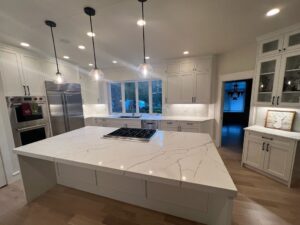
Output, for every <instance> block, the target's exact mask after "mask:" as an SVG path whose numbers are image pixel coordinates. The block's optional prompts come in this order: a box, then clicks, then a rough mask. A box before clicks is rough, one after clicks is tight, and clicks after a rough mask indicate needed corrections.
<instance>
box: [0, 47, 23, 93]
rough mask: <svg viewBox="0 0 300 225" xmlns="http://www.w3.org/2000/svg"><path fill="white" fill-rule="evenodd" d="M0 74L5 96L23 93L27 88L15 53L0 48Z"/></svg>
mask: <svg viewBox="0 0 300 225" xmlns="http://www.w3.org/2000/svg"><path fill="white" fill-rule="evenodd" d="M0 74H1V79H2V82H3V89H4V93H5V95H6V96H23V95H25V91H26V92H27V90H26V86H25V82H24V78H23V75H22V71H21V65H20V59H19V56H18V54H17V53H15V52H13V51H9V50H3V49H0Z"/></svg>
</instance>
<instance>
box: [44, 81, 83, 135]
mask: <svg viewBox="0 0 300 225" xmlns="http://www.w3.org/2000/svg"><path fill="white" fill-rule="evenodd" d="M45 85H46V92H47V99H48V104H49V111H50V121H51V128H52V135H54V136H55V135H58V134H62V133H65V132H68V131H71V130H75V129H78V128H81V127H84V117H83V108H82V97H81V87H80V84H76V83H64V84H56V83H54V82H50V81H46V82H45Z"/></svg>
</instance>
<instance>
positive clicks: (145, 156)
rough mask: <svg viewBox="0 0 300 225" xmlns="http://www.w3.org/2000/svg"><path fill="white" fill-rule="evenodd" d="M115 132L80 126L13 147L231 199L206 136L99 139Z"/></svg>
mask: <svg viewBox="0 0 300 225" xmlns="http://www.w3.org/2000/svg"><path fill="white" fill-rule="evenodd" d="M115 129H116V128H107V127H84V128H81V129H78V130H75V131H72V132H69V133H65V134H62V135H59V136H55V137H52V138H48V139H46V140H43V141H39V142H36V143H32V144H29V145H25V146H22V147H19V148H16V149H15V150H14V151H15V152H16V153H17V154H19V155H25V156H30V157H34V158H41V159H46V160H51V161H55V162H63V163H68V164H71V165H79V166H83V167H87V168H93V169H97V170H104V171H107V172H112V173H118V174H124V175H126V176H133V177H139V178H142V179H146V180H150V181H156V182H161V183H167V184H172V185H181V186H185V187H190V188H199V189H202V190H203V189H207V190H209V191H212V192H218V191H219V192H222V193H227V194H228V195H230V196H235V194H236V191H237V189H236V187H235V185H234V183H233V181H232V179H231V177H230V175H229V173H228V171H227V169H226V167H225V165H224V163H223V161H222V159H221V157H220V156H219V153H218V151H217V149H216V147H215V145H214V144H213V143H212V140H211V138H210V136H209V135H208V134H200V133H185V132H170V131H168V132H167V131H157V133H156V134H155V135H154V136H153V137H152V139H151V141H150V142H148V143H144V142H139V141H129V140H115V139H114V140H112V139H105V138H103V135H104V134H107V133H110V132H111V131H113V130H115Z"/></svg>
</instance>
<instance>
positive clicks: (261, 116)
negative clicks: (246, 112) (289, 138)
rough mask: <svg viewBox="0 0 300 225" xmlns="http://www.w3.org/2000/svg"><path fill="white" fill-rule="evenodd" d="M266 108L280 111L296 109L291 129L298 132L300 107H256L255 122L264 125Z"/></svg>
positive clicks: (299, 128)
mask: <svg viewBox="0 0 300 225" xmlns="http://www.w3.org/2000/svg"><path fill="white" fill-rule="evenodd" d="M268 110H280V111H296V117H295V120H294V125H293V129H292V131H295V132H300V109H290V108H276V109H274V108H269V107H256V121H255V124H257V125H260V126H264V125H265V122H266V116H267V111H268Z"/></svg>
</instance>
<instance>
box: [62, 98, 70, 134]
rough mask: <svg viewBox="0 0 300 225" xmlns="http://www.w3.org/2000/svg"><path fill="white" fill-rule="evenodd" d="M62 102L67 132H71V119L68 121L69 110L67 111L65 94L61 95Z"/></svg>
mask: <svg viewBox="0 0 300 225" xmlns="http://www.w3.org/2000/svg"><path fill="white" fill-rule="evenodd" d="M61 100H62V103H63V104H62V107H63V111H64V121H65V127H66V130H67V131H70V125H69V119H68V109H67V104H66V96H65V94H62V95H61Z"/></svg>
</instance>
